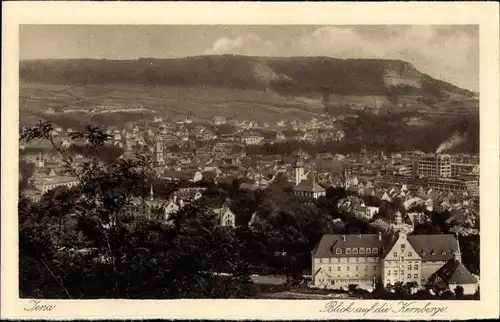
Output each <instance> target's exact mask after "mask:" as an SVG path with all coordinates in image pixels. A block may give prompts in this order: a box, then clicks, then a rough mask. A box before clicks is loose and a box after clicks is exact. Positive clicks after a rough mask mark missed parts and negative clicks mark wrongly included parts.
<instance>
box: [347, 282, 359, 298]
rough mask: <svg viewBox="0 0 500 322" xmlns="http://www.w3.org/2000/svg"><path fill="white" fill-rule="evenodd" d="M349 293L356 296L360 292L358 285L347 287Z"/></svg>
mask: <svg viewBox="0 0 500 322" xmlns="http://www.w3.org/2000/svg"><path fill="white" fill-rule="evenodd" d="M347 291H348V292H349V294H350V295H354V294H356V292H357V291H358V284H349V285H347Z"/></svg>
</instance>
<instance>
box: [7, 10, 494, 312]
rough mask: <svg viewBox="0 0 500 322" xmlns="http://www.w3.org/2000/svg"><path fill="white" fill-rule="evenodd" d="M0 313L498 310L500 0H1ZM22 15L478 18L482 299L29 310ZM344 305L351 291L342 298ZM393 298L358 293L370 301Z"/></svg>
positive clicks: (50, 18) (129, 20)
mask: <svg viewBox="0 0 500 322" xmlns="http://www.w3.org/2000/svg"><path fill="white" fill-rule="evenodd" d="M2 8H3V10H2V27H3V28H2V94H3V95H2V120H1V121H2V129H3V130H2V142H1V143H2V145H1V149H2V162H1V171H2V172H1V174H2V179H3V180H2V182H1V189H2V190H1V195H2V198H1V202H2V204H1V207H2V219H1V220H2V226H1V227H2V228H1V229H2V235H1V236H2V243H1V247H2V261H1V277H2V279H1V282H2V293H1V307H2V318H17V319H21V318H23V319H40V318H44V319H50V318H80V319H94V318H114V319H116V318H172V319H173V318H183V319H197V318H199V319H217V318H218V319H281V320H284V319H326V318H334V319H353V318H354V319H363V318H370V319H409V320H413V319H426V320H432V319H470V318H486V317H489V318H494V317H498V308H499V304H498V303H499V276H498V272H499V224H498V223H499V207H498V201H499V195H500V193H499V144H498V143H499V135H498V134H499V133H498V126H499V122H500V120H499V106H500V104H499V100H498V89H499V88H500V84H499V77H498V75H499V61H498V57H499V56H498V55H499V45H498V44H499V42H498V35H499V33H498V24H499V20H498V4H497V3H494V2H490V3H487V2H482V3H478V2H472V3H470V2H469V3H468V2H457V3H453V2H449V3H429V2H418V3H416V2H411V3H366V2H365V3H297V2H294V3H283V2H281V3H262V2H257V3H248V2H246V3H215V2H204V3H193V2H190V3H187V2H186V3H179V2H173V3H159V2H152V3H137V2H134V3H132V2H114V3H112V2H92V3H89V2H43V3H42V2H8V3H5V2H4V3H2ZM20 24H123V25H124V24H149V25H151V24H183V25H188V24H262V25H266V24H267V25H269V24H311V25H317V24H331V25H346V24H349V25H355V24H401V25H408V24H440V25H444V24H478V25H480V59H481V63H480V83H481V84H480V105H481V110H480V123H481V129H480V139H481V152H480V158H481V159H480V160H481V161H480V162H481V173H480V174H481V177H480V183H481V186H480V195H481V205H480V206H481V207H480V209H481V215H482V216H483V217H484V218H482V220H481V255H480V257H481V287H480V290H481V300H480V301H419V303H418V304H419V305H422V306H424V305H425V304H426V303H427V302H429V303H431V305H432V306H436V307H437V306H439V307H447V309H446V311H445V312H442V313H440V314H436V315H430V314H428V313H426V314H421V315H420V314H414V313H412V314H401V313H397V312H396V313H395V312H388V313H380V314H375V313H373V312H372V313H368V314H366V315H364V314H362V313H345V314H341V313H327V312H321V311H322V310H323V309H324V307H325V304H326V303H327V302H328V301H316V300H172V301H151V300H142V301H132V300H85V301H83V300H58V301H48V300H47V301H44V302H46V303H45V304H48V305H55V306H56V307H55V309H54V310H52V311H49V312H47V311H45V312H27V311H25V310H24V309H25V308H27V307H29V306H30V303H29V301H30V300H20V299H19V298H18V278H17V276H18V272H17V270H18V257H17V241H18V240H17V235H18V234H17V230H18V229H17V227H18V223H17V216H16V214H17V210H16V209H17V185H16V182H17V173H18V171H17V169H18V117H19V116H18V114H19V113H18V108H17V107H18V91H19V86H18V74H19V69H18V57H19V53H18V50H19V48H18V47H19V43H18V36H19V34H18V32H19V31H18V26H19V25H20ZM344 302H345V303H344V304H345V305H349V303H350V302H351V301H350V300H346V301H344ZM398 302H399V301H355V306H358V307H371V306H372V305H373V304H374V303H380V305H381V304H383V303H387V304H390V305H392V306H393V307H397V306H398V305H400V304H398Z"/></svg>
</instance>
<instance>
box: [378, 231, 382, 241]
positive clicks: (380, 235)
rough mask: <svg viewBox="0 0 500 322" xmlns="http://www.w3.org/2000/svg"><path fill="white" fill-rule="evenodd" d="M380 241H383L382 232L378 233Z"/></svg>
mask: <svg viewBox="0 0 500 322" xmlns="http://www.w3.org/2000/svg"><path fill="white" fill-rule="evenodd" d="M378 240H379V241H382V233H381V232H379V233H378Z"/></svg>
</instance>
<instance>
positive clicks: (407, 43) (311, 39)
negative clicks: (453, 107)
mask: <svg viewBox="0 0 500 322" xmlns="http://www.w3.org/2000/svg"><path fill="white" fill-rule="evenodd" d="M381 30H382V29H381ZM291 52H293V53H294V54H296V55H300V54H301V53H303V54H305V55H308V56H332V57H337V58H378V59H401V60H405V61H408V62H410V63H413V64H414V65H415V67H416V68H417V69H419V70H420V71H421V72H424V73H427V74H429V75H431V76H433V77H436V78H439V79H443V80H445V81H449V82H451V83H454V84H455V85H458V86H463V87H467V88H471V89H473V90H477V88H478V86H479V78H478V77H479V57H478V54H479V43H478V37H477V36H476V35H474V34H471V33H467V32H466V31H463V30H455V29H453V27H448V28H447V29H444V27H435V26H401V27H400V28H399V29H398V30H392V31H391V32H387V33H384V32H380V33H379V34H377V33H375V34H373V33H370V34H367V33H363V32H362V31H360V30H358V29H357V28H356V27H347V26H346V27H343V26H341V27H339V26H327V27H319V28H317V29H316V30H314V31H313V32H312V33H311V34H310V35H305V36H303V37H301V38H300V39H298V41H297V42H296V46H295V48H294V49H293V50H291Z"/></svg>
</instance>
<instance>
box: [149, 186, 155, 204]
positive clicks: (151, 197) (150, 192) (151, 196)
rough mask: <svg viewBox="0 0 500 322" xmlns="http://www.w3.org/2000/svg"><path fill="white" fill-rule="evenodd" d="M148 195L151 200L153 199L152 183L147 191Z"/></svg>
mask: <svg viewBox="0 0 500 322" xmlns="http://www.w3.org/2000/svg"><path fill="white" fill-rule="evenodd" d="M149 197H150V199H151V201H153V199H154V194H153V185H151V188H150V191H149Z"/></svg>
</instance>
